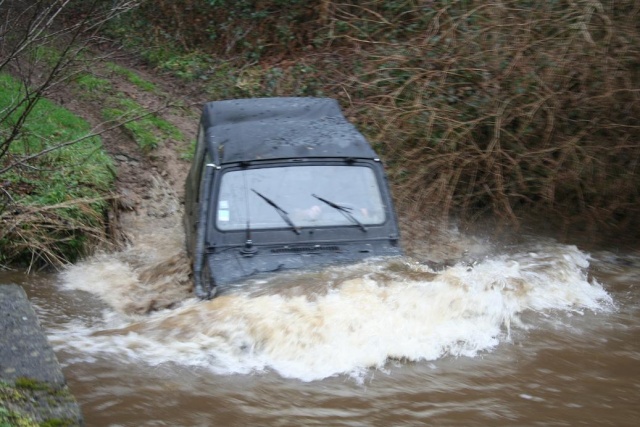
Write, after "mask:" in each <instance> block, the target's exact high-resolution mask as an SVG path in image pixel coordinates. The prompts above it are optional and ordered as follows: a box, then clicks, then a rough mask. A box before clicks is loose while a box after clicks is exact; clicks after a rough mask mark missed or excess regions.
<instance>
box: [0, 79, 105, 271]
mask: <svg viewBox="0 0 640 427" xmlns="http://www.w3.org/2000/svg"><path fill="white" fill-rule="evenodd" d="M22 90H23V88H22V85H21V84H20V83H19V82H18V81H17V80H15V79H14V78H12V77H11V76H9V75H6V74H0V111H7V110H8V109H10V108H11V107H12V105H13V103H14V102H15V99H19V98H20V97H21V96H22ZM18 117H22V111H21V109H20V108H18V109H16V110H15V111H14V112H13V114H11V115H8V116H7V117H6V119H5V121H4V122H3V123H2V125H3V126H0V132H3V133H6V132H8V131H9V129H10V128H11V125H12V124H13V123H14V122H15V120H17V118H18ZM88 135H91V129H90V128H89V125H88V124H87V123H86V122H85V121H84V120H82V119H80V118H79V117H77V116H75V115H73V114H71V113H70V112H69V111H68V110H66V109H64V108H61V107H59V106H57V105H55V104H53V103H52V102H50V101H48V100H46V99H40V100H38V102H37V103H35V105H34V106H33V108H32V110H31V113H30V114H29V116H28V119H27V120H25V122H24V123H23V125H22V128H21V132H20V136H19V137H18V138H16V139H15V141H14V143H13V144H12V145H11V147H10V149H9V150H8V152H7V154H6V155H5V157H4V158H3V161H1V162H0V171H1V172H2V177H3V181H2V183H1V187H0V190H1V191H2V196H3V197H2V199H0V200H1V201H2V205H0V222H2V231H1V232H0V248H2V250H1V251H0V263H2V264H4V263H10V262H11V263H15V262H24V263H27V264H30V263H32V262H33V261H34V260H36V259H39V260H41V261H43V262H44V263H45V264H54V265H56V264H59V263H60V262H63V260H66V259H69V260H73V259H75V258H77V257H78V256H80V255H81V254H83V253H84V251H85V249H86V248H85V243H86V242H87V241H91V240H95V239H101V238H103V236H102V231H101V230H100V228H98V227H101V224H102V218H103V211H104V208H105V207H106V201H105V195H107V194H109V192H110V191H111V187H112V184H113V180H114V177H115V171H114V169H113V165H112V162H111V159H110V158H109V157H108V156H107V155H106V153H104V151H103V150H102V144H101V142H100V138H99V137H96V136H94V137H87V136H88ZM74 141H77V142H75V143H73V144H69V142H74ZM65 144H67V145H65ZM14 159H22V160H21V161H20V162H19V163H16V162H14ZM27 161H28V163H27Z"/></svg>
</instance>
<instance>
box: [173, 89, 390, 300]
mask: <svg viewBox="0 0 640 427" xmlns="http://www.w3.org/2000/svg"><path fill="white" fill-rule="evenodd" d="M184 222H185V228H186V243H187V251H188V253H189V256H190V259H191V260H192V262H193V275H194V284H195V293H196V295H197V296H199V297H201V298H211V297H212V296H214V295H215V294H216V291H217V290H218V289H220V288H224V286H225V285H229V284H232V283H241V282H242V280H243V279H245V278H248V277H250V276H254V275H258V274H264V273H272V272H277V271H282V270H287V269H312V268H318V267H322V266H327V265H331V264H338V263H348V262H357V261H361V260H363V259H365V258H368V257H381V256H397V255H400V254H401V248H400V246H399V232H398V225H397V220H396V215H395V212H394V209H393V203H392V200H391V195H390V193H389V188H388V185H387V181H386V177H385V174H384V170H383V167H382V164H381V162H380V160H379V158H378V156H377V155H376V153H375V152H374V151H373V149H372V147H371V145H370V144H369V143H368V142H367V140H366V139H365V138H364V136H363V135H362V134H361V133H360V132H358V131H357V130H356V128H355V127H354V126H353V125H351V124H350V123H349V122H348V121H347V120H346V119H345V117H344V115H343V114H342V112H341V110H340V107H339V105H338V103H337V102H336V101H335V100H333V99H328V98H258V99H238V100H227V101H215V102H209V103H207V104H206V105H205V106H204V109H203V112H202V118H201V121H200V128H199V132H198V138H197V143H196V148H195V155H194V159H193V164H192V166H191V169H190V171H189V175H188V177H187V182H186V192H185V216H184Z"/></svg>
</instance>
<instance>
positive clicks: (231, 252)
mask: <svg viewBox="0 0 640 427" xmlns="http://www.w3.org/2000/svg"><path fill="white" fill-rule="evenodd" d="M253 249H255V253H250V251H249V252H247V251H243V248H232V249H226V250H223V251H220V252H214V253H208V254H207V257H206V258H207V259H206V262H207V263H208V265H209V271H210V272H211V273H212V276H213V279H214V282H215V284H216V285H218V286H219V285H227V284H232V283H235V282H239V281H242V280H244V279H248V278H250V277H252V276H255V275H259V274H263V273H273V272H277V271H286V270H297V269H307V270H310V269H314V268H318V267H325V266H329V265H336V264H347V263H354V262H358V261H362V260H364V259H367V258H371V257H387V256H399V255H402V251H401V249H400V248H399V247H398V246H396V245H393V244H391V243H389V242H384V243H383V242H374V243H371V242H365V243H362V242H357V243H346V244H345V243H339V244H335V243H327V244H309V245H284V246H283V245H279V246H260V247H255V248H253Z"/></svg>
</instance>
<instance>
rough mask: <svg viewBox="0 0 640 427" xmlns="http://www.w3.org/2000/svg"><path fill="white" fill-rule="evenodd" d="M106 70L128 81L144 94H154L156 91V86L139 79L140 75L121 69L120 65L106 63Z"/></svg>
mask: <svg viewBox="0 0 640 427" xmlns="http://www.w3.org/2000/svg"><path fill="white" fill-rule="evenodd" d="M107 68H108V69H110V70H111V71H113V72H114V73H116V74H119V75H121V76H123V77H124V78H126V79H127V80H129V82H131V83H132V84H134V85H136V86H137V87H139V88H140V89H142V90H144V91H146V92H156V90H157V88H156V85H154V84H153V83H151V82H150V81H147V80H145V79H143V78H142V77H140V75H138V74H137V73H135V72H133V71H131V70H129V69H128V68H124V67H121V66H120V65H118V64H114V63H113V62H109V63H107Z"/></svg>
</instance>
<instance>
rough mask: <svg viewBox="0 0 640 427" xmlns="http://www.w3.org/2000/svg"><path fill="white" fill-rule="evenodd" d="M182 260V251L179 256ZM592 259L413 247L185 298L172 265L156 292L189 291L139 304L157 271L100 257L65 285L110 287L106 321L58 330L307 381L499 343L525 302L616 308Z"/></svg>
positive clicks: (80, 342)
mask: <svg viewBox="0 0 640 427" xmlns="http://www.w3.org/2000/svg"><path fill="white" fill-rule="evenodd" d="M532 250H533V251H532ZM178 259H179V257H178ZM184 263H185V264H186V260H185V261H184ZM173 265H174V266H176V265H181V263H180V261H179V260H177V259H174V264H173ZM588 266H589V263H588V256H587V255H585V254H584V253H582V252H580V251H579V250H578V249H577V248H576V247H574V246H563V245H559V244H541V245H539V246H538V247H534V248H531V247H529V248H527V250H526V251H522V252H516V253H514V254H509V255H500V256H492V257H491V258H487V259H485V260H483V261H481V262H478V263H475V264H462V263H460V264H458V265H455V266H453V267H449V268H446V269H443V270H441V271H434V270H432V269H430V268H429V267H427V266H425V265H422V264H420V263H418V262H416V261H415V260H411V259H408V258H407V259H393V260H378V261H370V262H366V263H362V264H358V265H354V266H348V267H335V268H330V269H327V270H325V271H322V272H315V273H291V274H288V275H281V276H274V277H272V278H270V279H268V280H262V281H254V282H253V283H249V284H247V285H246V286H244V287H238V288H237V289H235V290H232V291H231V292H227V293H226V294H224V295H222V296H220V297H218V298H216V299H214V300H212V301H207V302H199V301H196V300H195V299H193V298H187V299H185V297H186V293H185V292H184V291H183V289H184V286H183V285H175V286H174V288H177V289H180V291H176V290H175V289H171V286H170V282H169V281H167V279H166V277H171V276H162V275H160V276H162V277H163V280H161V282H162V283H163V285H162V286H156V285H150V286H149V287H148V288H145V290H144V292H143V293H145V295H147V297H146V298H147V300H149V299H153V298H155V299H156V300H161V299H163V298H164V299H165V300H167V301H168V300H172V301H179V300H180V298H179V296H178V295H182V302H181V303H180V304H179V307H177V308H173V309H165V310H162V311H159V312H155V313H152V314H149V315H146V316H139V315H135V313H136V312H138V311H139V310H136V309H135V308H134V309H132V306H133V307H135V299H136V298H140V295H141V291H139V289H140V288H141V287H142V288H144V285H145V283H146V282H149V280H148V278H147V280H146V281H145V280H141V279H140V278H139V277H140V271H136V270H135V269H132V268H131V266H129V265H126V264H125V263H124V262H123V261H122V260H117V259H116V260H113V259H112V260H111V262H107V261H106V260H104V259H102V260H94V262H93V264H91V265H90V266H84V267H82V266H78V267H76V269H75V270H73V269H72V270H71V271H69V272H67V274H66V275H65V276H64V282H65V287H66V288H71V289H73V288H75V289H84V290H86V291H89V292H93V293H95V294H97V295H98V296H101V297H102V298H103V299H104V300H105V301H106V302H107V303H108V304H109V305H110V307H111V308H110V309H109V310H108V311H107V313H108V314H107V315H105V316H104V318H103V319H102V321H101V322H100V326H95V325H92V326H89V325H87V324H83V323H82V322H80V321H76V322H74V323H72V324H68V325H64V326H63V327H62V328H60V329H58V330H56V331H53V336H52V337H51V339H52V341H53V342H54V344H55V345H56V346H57V347H58V349H64V348H66V347H72V348H75V351H80V352H83V353H84V354H86V355H87V357H90V356H91V355H95V354H98V353H107V354H110V355H112V357H121V358H123V359H129V360H135V361H142V362H144V363H148V364H151V365H157V364H162V363H177V364H180V365H189V366H199V367H205V368H208V369H211V370H213V371H214V372H216V373H249V372H254V371H261V370H265V369H272V370H275V371H277V372H278V373H279V374H280V375H282V376H284V377H293V378H299V379H302V380H305V381H310V380H316V379H322V378H326V377H329V376H333V375H336V374H341V373H346V374H349V375H352V376H355V377H360V376H362V375H363V374H364V373H365V372H366V370H367V369H368V368H383V367H384V366H385V363H387V361H389V360H392V359H398V360H406V361H421V360H435V359H438V358H441V357H443V356H447V355H452V356H469V357H473V356H475V355H477V354H478V352H482V351H489V350H491V349H492V348H494V347H496V346H497V345H498V344H499V343H500V342H502V341H508V340H509V335H510V331H511V328H512V327H518V328H520V327H526V325H524V324H523V323H522V321H521V320H520V315H521V314H523V313H525V312H530V313H534V314H542V315H546V314H548V313H549V312H552V311H559V312H582V311H583V310H593V311H598V310H610V309H612V308H613V302H612V300H611V298H610V296H609V295H608V294H607V293H606V292H605V291H604V289H603V288H602V286H601V285H600V284H599V283H597V282H596V281H593V280H592V281H590V280H589V278H588V275H587V269H588ZM176 271H178V272H179V274H178V276H180V275H181V274H185V273H184V272H181V271H180V269H179V268H176ZM91 272H93V276H91V277H87V274H91ZM133 276H135V277H136V278H135V279H132V277H133ZM178 282H180V281H178ZM87 283H91V286H86V284H87ZM154 286H155V287H154ZM136 289H138V290H137V291H136ZM172 292H177V293H176V294H172ZM166 294H169V295H171V296H170V297H167V296H166ZM149 295H155V296H154V297H150V296H149ZM166 305H167V304H164V306H166Z"/></svg>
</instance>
